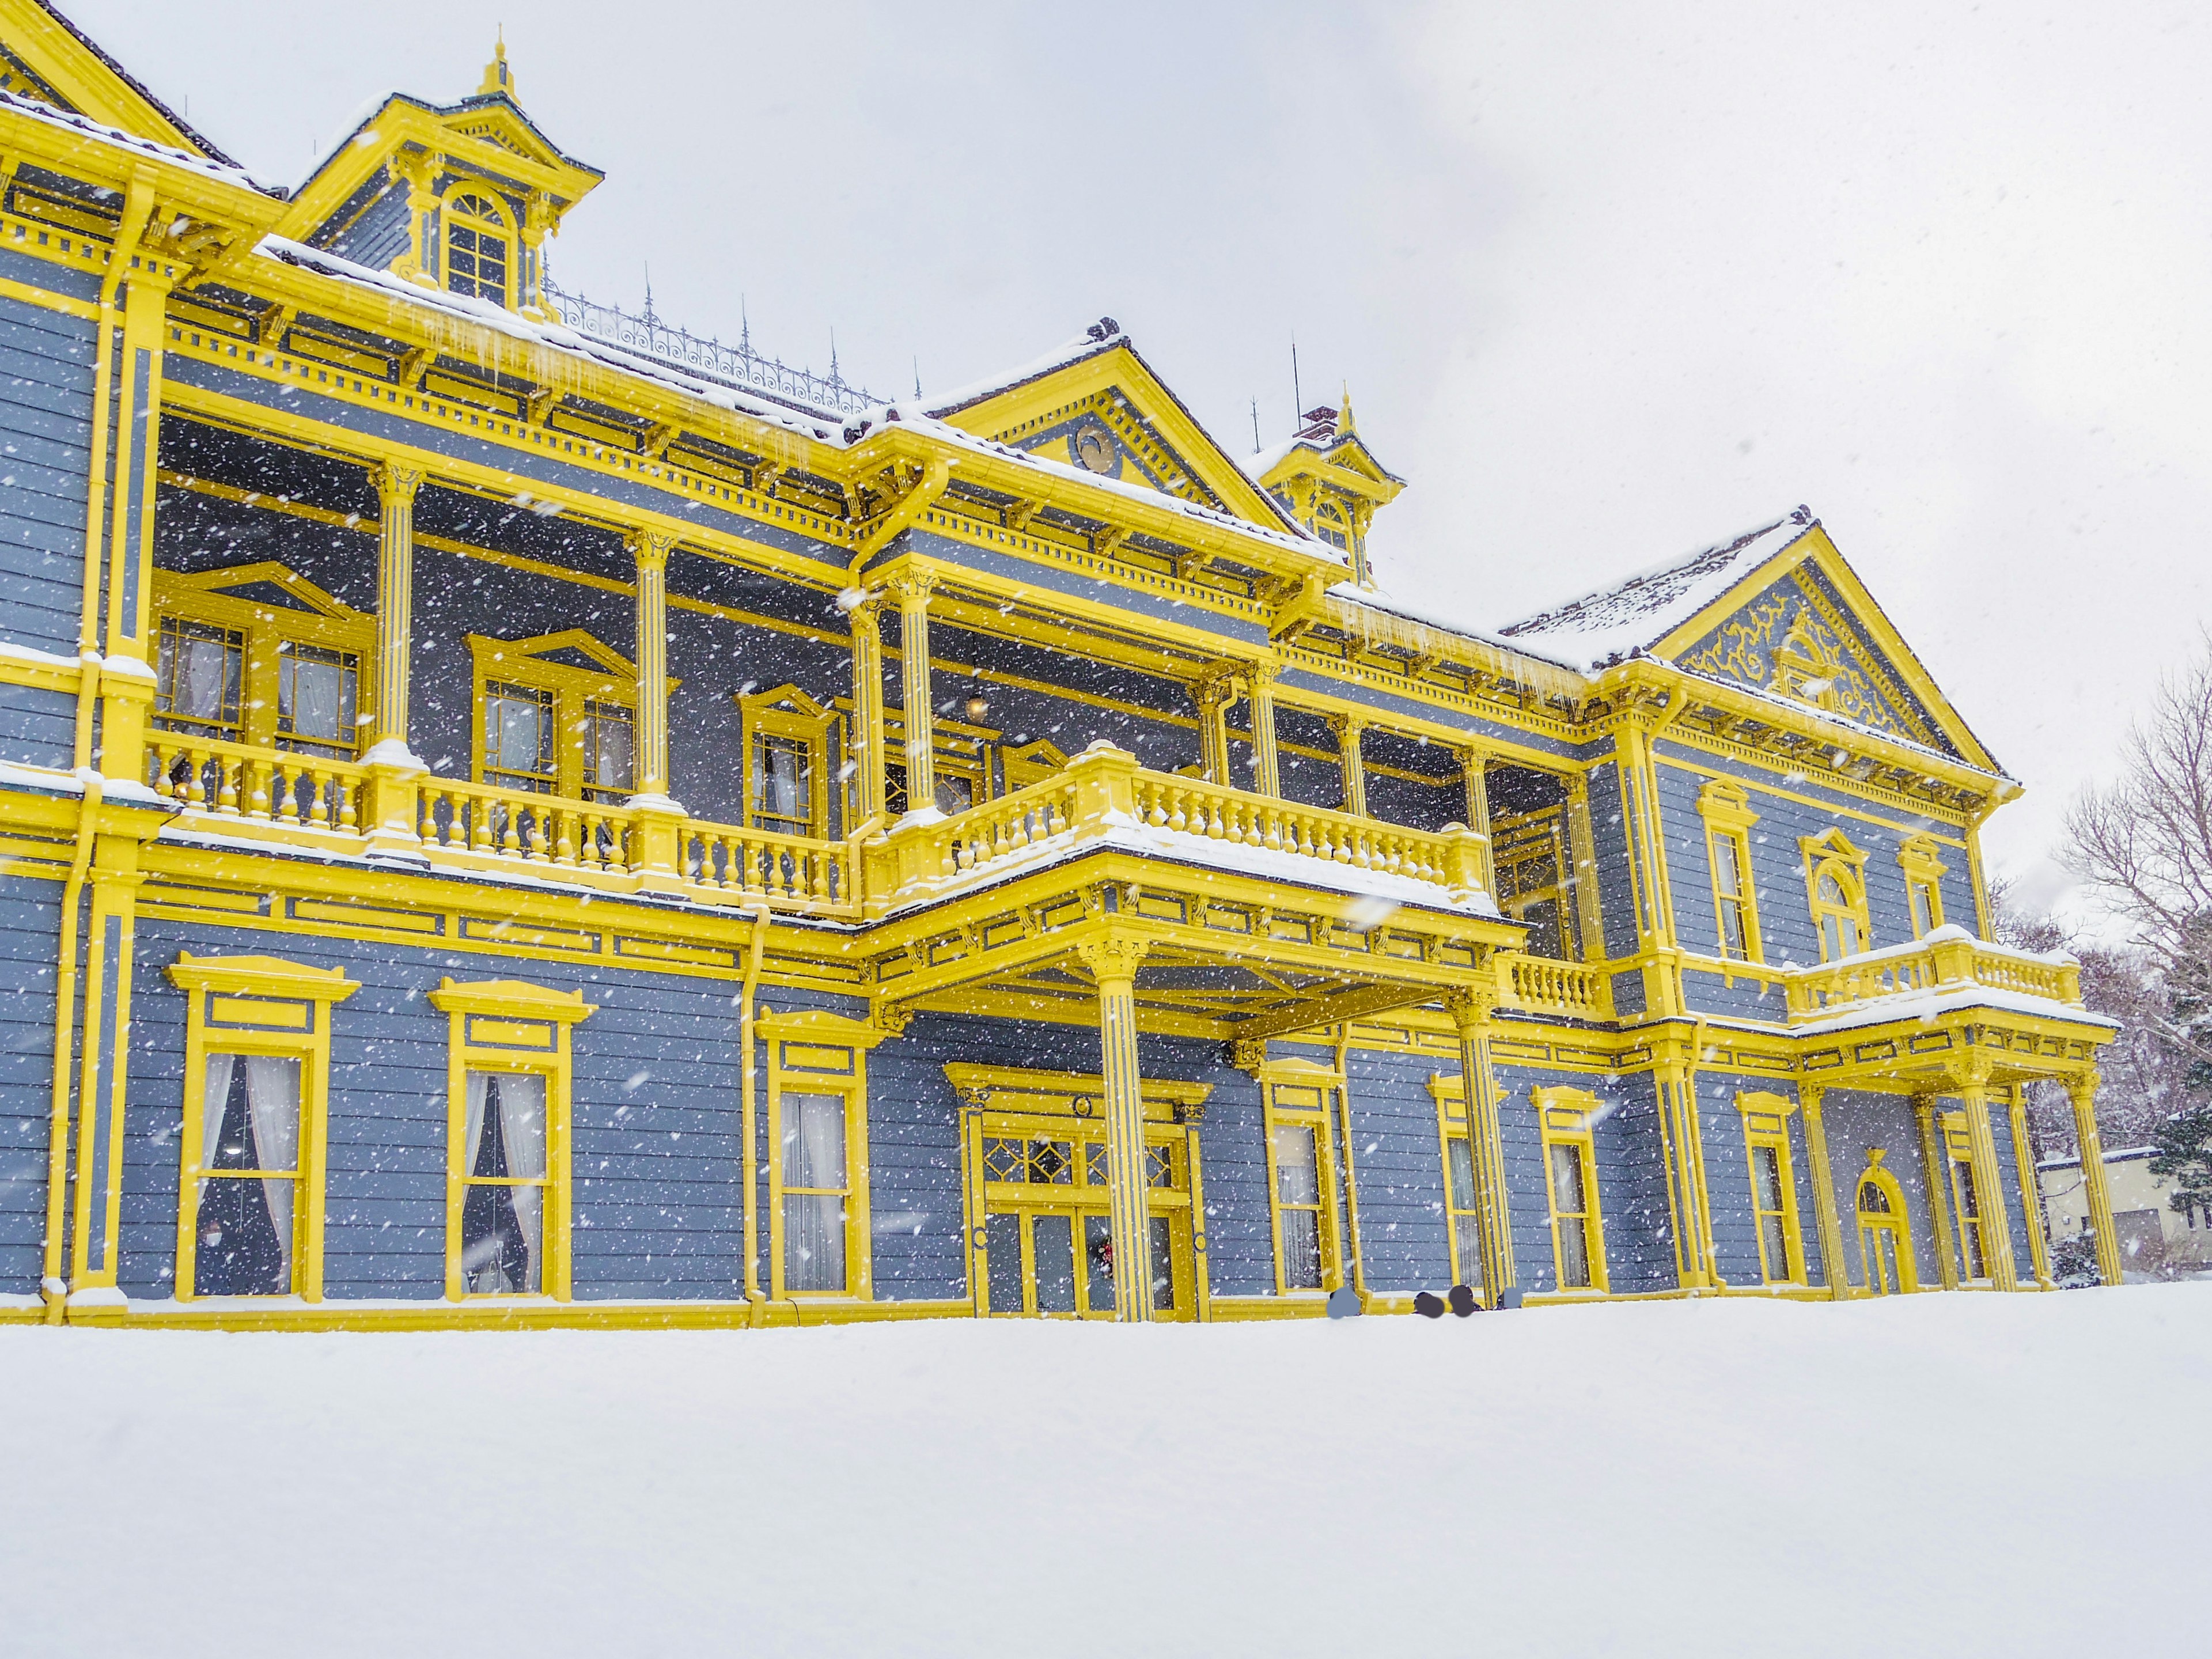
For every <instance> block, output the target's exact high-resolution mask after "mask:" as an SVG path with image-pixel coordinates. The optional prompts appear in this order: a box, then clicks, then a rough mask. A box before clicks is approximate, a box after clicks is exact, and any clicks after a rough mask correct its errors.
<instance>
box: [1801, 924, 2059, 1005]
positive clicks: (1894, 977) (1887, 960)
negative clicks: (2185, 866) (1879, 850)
mask: <svg viewBox="0 0 2212 1659" xmlns="http://www.w3.org/2000/svg"><path fill="white" fill-rule="evenodd" d="M1968 986H1980V987H1984V988H1986V989H1989V990H1993V991H2009V992H2012V993H2013V994H2015V995H2020V996H2031V997H2042V998H2045V999H2046V1000H2049V1001H2051V1002H2058V1003H2064V1004H2066V1005H2067V1006H2070V1007H2076V1008H2078V1007H2080V1006H2081V968H2080V966H2079V965H2078V964H2077V963H2072V962H2054V961H2049V960H2045V959H2043V958H2040V957H2027V956H2021V955H2020V954H2019V953H2017V952H2015V951H2008V950H2006V949H2005V948H2003V947H2002V946H2001V945H1990V944H1987V943H1985V942H1984V941H1983V940H1980V939H1974V938H1972V937H1971V936H1970V935H1968V934H1967V933H1965V932H1964V931H1963V930H1959V931H1953V932H1948V933H1947V935H1942V936H1937V937H1934V938H1930V939H1925V940H1923V941H1922V942H1921V944H1920V945H1918V946H1917V948H1915V949H1913V950H1910V951H1903V950H1900V951H1881V952H1879V953H1875V954H1872V955H1869V956H1867V957H1859V958H1855V959H1852V960H1849V961H1844V962H1839V963H1832V964H1831V965H1829V966H1826V967H1821V968H1792V969H1785V970H1784V991H1785V993H1786V994H1787V995H1788V998H1789V1008H1790V1018H1791V1019H1793V1020H1808V1019H1818V1018H1821V1017H1822V1016H1823V1015H1826V1014H1830V1013H1835V1012H1840V1011H1842V1010H1844V1009H1845V1008H1850V1007H1855V1006H1857V1005H1859V1004H1861V1003H1864V1002H1870V1001H1873V1000H1876V999H1878V998H1881V997H1893V996H1901V995H1904V994H1908V993H1920V994H1929V995H1934V994H1943V993H1948V992H1954V991H1958V990H1962V989H1964V988H1965V987H1968Z"/></svg>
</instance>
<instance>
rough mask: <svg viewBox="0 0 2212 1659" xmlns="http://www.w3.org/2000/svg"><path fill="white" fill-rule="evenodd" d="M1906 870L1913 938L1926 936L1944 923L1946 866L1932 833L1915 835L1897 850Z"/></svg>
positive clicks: (1906, 894) (1907, 896) (1899, 862)
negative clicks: (1930, 834) (1929, 834)
mask: <svg viewBox="0 0 2212 1659" xmlns="http://www.w3.org/2000/svg"><path fill="white" fill-rule="evenodd" d="M1897 862H1898V864H1899V866H1900V867H1901V868H1902V869H1903V870H1904V872H1905V907H1906V909H1907V910H1908V912H1909V913H1910V914H1911V918H1912V937H1913V938H1915V939H1926V938H1927V937H1928V935H1929V934H1930V933H1934V932H1935V931H1936V929H1937V928H1938V927H1942V926H1943V878H1944V876H1945V874H1946V873H1947V867H1946V866H1945V865H1944V863H1943V855H1942V852H1941V851H1940V849H1938V848H1937V847H1936V840H1935V837H1933V836H1913V837H1911V839H1910V840H1908V841H1907V842H1905V843H1904V844H1903V845H1902V846H1900V847H1899V848H1898V849H1897Z"/></svg>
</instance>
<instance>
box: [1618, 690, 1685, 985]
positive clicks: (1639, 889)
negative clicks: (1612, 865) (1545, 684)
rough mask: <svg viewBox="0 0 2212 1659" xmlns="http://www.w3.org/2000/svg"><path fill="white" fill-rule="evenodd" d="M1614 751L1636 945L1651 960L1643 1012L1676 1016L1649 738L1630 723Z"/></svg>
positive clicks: (1670, 918)
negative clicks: (1631, 880) (1633, 887)
mask: <svg viewBox="0 0 2212 1659" xmlns="http://www.w3.org/2000/svg"><path fill="white" fill-rule="evenodd" d="M1617 748H1618V751H1619V761H1620V802H1621V811H1622V817H1623V818H1624V820H1625V823H1626V830H1627V835H1628V848H1629V863H1630V869H1631V873H1632V876H1633V878H1634V880H1635V885H1636V931H1637V935H1638V945H1639V947H1640V948H1641V949H1642V950H1643V951H1645V952H1647V953H1649V955H1650V957H1651V958H1652V960H1650V962H1648V963H1646V965H1645V967H1644V1008H1645V1012H1647V1013H1651V1014H1672V1013H1679V1012H1681V1008H1682V993H1681V980H1680V973H1679V971H1678V969H1677V968H1676V965H1675V961H1674V957H1675V951H1674V945H1675V939H1674V897H1673V893H1672V890H1671V888H1670V887H1669V885H1668V879H1667V838H1666V834H1665V830H1664V828H1663V827H1662V824H1661V823H1660V813H1659V783H1658V773H1657V769H1656V767H1655V766H1654V765H1653V763H1652V761H1651V739H1650V732H1648V731H1646V730H1645V729H1644V727H1643V726H1639V725H1637V724H1635V723H1634V722H1630V723H1629V724H1626V725H1624V726H1622V727H1621V728H1620V737H1619V738H1618V739H1617Z"/></svg>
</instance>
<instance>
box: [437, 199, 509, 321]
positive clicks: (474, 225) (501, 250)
mask: <svg viewBox="0 0 2212 1659" xmlns="http://www.w3.org/2000/svg"><path fill="white" fill-rule="evenodd" d="M511 246H512V243H511V240H510V237H509V233H508V230H507V216H506V215H505V214H504V213H502V212H501V210H500V207H499V204H498V203H496V202H495V201H493V200H492V199H491V197H488V196H483V195H480V194H478V193H477V192H476V191H461V192H459V193H458V194H456V195H453V196H449V197H447V198H446V286H447V288H448V289H452V290H453V292H454V293H456V294H465V295H471V297H472V298H476V299H479V300H489V301H491V302H492V303H493V304H494V305H501V306H503V305H505V304H506V303H507V265H508V263H509V261H508V258H507V255H508V251H509V249H510V247H511Z"/></svg>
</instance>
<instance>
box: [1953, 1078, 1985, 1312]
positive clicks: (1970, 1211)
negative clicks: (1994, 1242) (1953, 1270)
mask: <svg viewBox="0 0 2212 1659" xmlns="http://www.w3.org/2000/svg"><path fill="white" fill-rule="evenodd" d="M1942 1128H1943V1163H1944V1165H1945V1170H1946V1175H1945V1179H1946V1180H1947V1182H1948V1184H1949V1186H1950V1189H1951V1191H1950V1200H1951V1218H1952V1219H1953V1220H1954V1222H1956V1223H1957V1224H1958V1225H1957V1228H1956V1230H1955V1231H1956V1235H1957V1243H1958V1250H1959V1276H1960V1279H1964V1280H1965V1281H1966V1283H1968V1284H1970V1285H1985V1284H1987V1283H1989V1282H1990V1214H1989V1209H1990V1201H1989V1194H1986V1193H1984V1192H1983V1191H1982V1189H1981V1188H1980V1187H1978V1185H1976V1184H1975V1182H1974V1142H1973V1136H1972V1132H1971V1131H1970V1130H1969V1129H1968V1128H1967V1127H1966V1113H1965V1112H1963V1111H1950V1112H1946V1113H1944V1114H1943V1116H1942ZM1969 1198H1971V1199H1972V1200H1973V1203H1972V1207H1971V1208H1970V1207H1969V1206H1968V1204H1967V1200H1968V1199H1969ZM1970 1241H1971V1248H1970V1247H1969V1245H1970Z"/></svg>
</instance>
